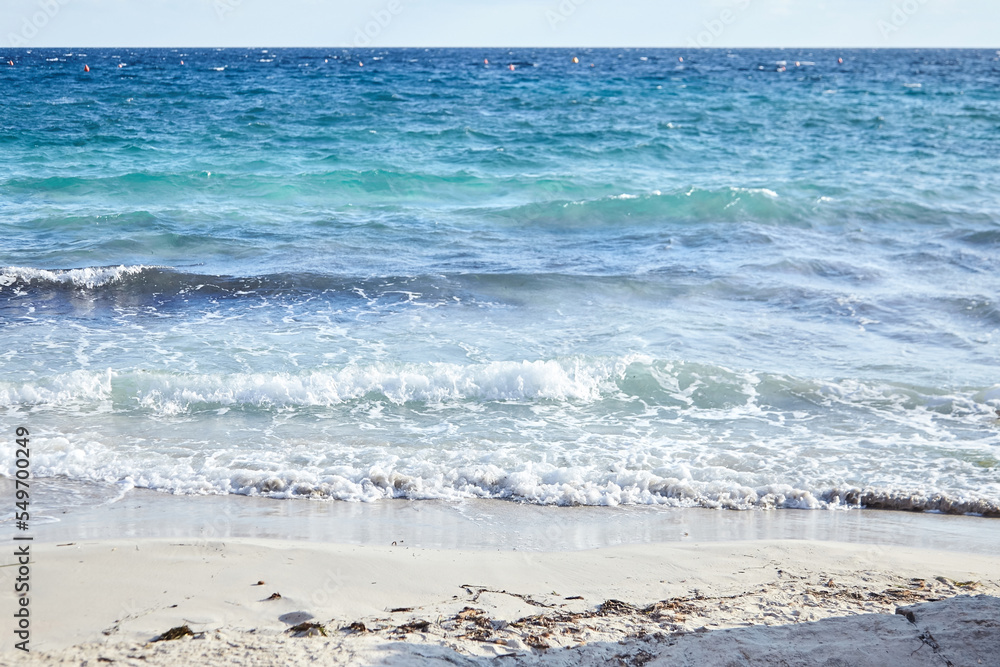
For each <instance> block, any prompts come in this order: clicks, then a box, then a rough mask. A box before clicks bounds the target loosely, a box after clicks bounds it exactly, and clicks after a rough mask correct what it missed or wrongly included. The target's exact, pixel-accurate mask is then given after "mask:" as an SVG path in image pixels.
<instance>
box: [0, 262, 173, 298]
mask: <svg viewBox="0 0 1000 667" xmlns="http://www.w3.org/2000/svg"><path fill="white" fill-rule="evenodd" d="M166 268H167V267H162V266H144V265H141V264H140V265H132V266H126V265H119V266H88V267H83V268H79V269H52V270H49V269H35V268H30V267H20V266H6V267H3V268H2V269H0V292H4V291H6V292H15V291H18V290H20V289H25V288H31V287H70V288H77V289H90V290H93V289H95V288H98V287H103V286H105V285H115V284H121V283H125V282H129V281H130V279H136V278H140V279H141V278H143V277H147V276H151V275H155V274H157V273H159V272H162V271H163V269H166Z"/></svg>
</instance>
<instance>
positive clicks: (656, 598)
mask: <svg viewBox="0 0 1000 667" xmlns="http://www.w3.org/2000/svg"><path fill="white" fill-rule="evenodd" d="M65 512H66V513H65V514H61V515H60V516H61V519H62V520H60V521H58V522H52V523H47V524H39V525H37V526H33V531H32V532H33V534H34V537H35V541H34V542H33V543H32V572H31V577H32V590H31V613H32V635H31V648H32V652H31V653H30V654H27V655H25V654H23V653H22V652H21V651H15V650H14V649H13V641H12V640H11V641H7V642H5V643H4V645H3V646H2V648H0V662H8V661H13V662H16V663H18V664H83V663H84V662H86V661H89V664H93V663H94V661H108V660H110V661H113V662H114V663H118V664H136V665H140V664H142V665H181V664H215V663H219V662H228V663H230V664H260V665H270V664H288V663H294V662H299V661H307V660H317V661H319V662H320V663H321V664H337V665H339V664H345V665H346V664H350V665H376V664H388V665H392V664H414V665H424V664H426V665H445V664H468V665H480V664H497V663H495V662H494V661H495V660H502V661H503V664H517V665H522V664H523V665H536V664H538V665H566V666H569V665H573V666H574V667H577V666H579V665H595V666H596V665H605V664H625V665H633V664H634V665H640V664H651V665H657V664H663V665H666V664H690V665H699V664H725V660H723V658H725V659H726V660H728V659H729V657H731V656H732V655H742V656H744V657H745V658H746V661H747V662H745V663H737V664H754V665H756V664H761V665H763V664H780V663H781V661H782V660H784V661H785V662H788V663H789V664H823V663H824V661H827V660H846V661H847V662H846V663H836V662H834V663H830V664H861V665H864V664H871V665H877V664H921V665H922V664H929V665H930V664H933V665H944V664H947V663H946V662H944V660H945V659H947V660H948V661H950V662H951V663H952V664H954V665H961V664H980V663H976V662H975V661H972V662H968V661H965V660H966V658H967V657H968V656H970V655H972V656H973V657H975V656H979V655H985V656H990V655H996V654H997V652H1000V646H994V644H996V643H997V642H998V641H1000V639H998V638H1000V555H998V554H1000V523H997V522H994V521H991V520H989V519H984V518H978V517H956V516H952V515H928V514H912V513H904V512H884V511H878V510H868V511H863V512H858V511H855V512H831V511H794V510H778V511H771V512H760V511H757V512H753V511H749V512H733V511H720V510H705V509H676V508H649V507H642V508H637V507H625V508H620V507H619V508H614V507H610V508H608V507H547V506H537V505H521V504H516V503H511V502H504V501H464V502H461V503H445V502H439V501H387V502H385V503H311V502H294V501H292V502H289V501H277V500H271V499H264V498H247V497H239V498H234V497H230V496H172V495H167V494H161V493H156V492H151V491H140V490H134V491H131V492H129V493H127V494H125V496H124V497H123V498H121V499H120V500H118V501H117V502H114V503H111V504H105V505H102V506H97V507H88V508H82V509H77V510H69V509H67V510H66V511H65ZM3 531H4V532H3V533H2V534H0V538H5V539H10V536H9V535H8V533H12V531H11V530H10V529H9V527H4V529H3ZM394 542H395V544H393V543H394ZM932 547H933V548H932ZM12 563H13V557H12V556H9V555H8V556H6V557H5V558H4V559H3V560H2V562H0V565H11V564H12ZM13 571H14V570H13V569H12V568H10V567H0V586H5V587H11V586H12V583H13V582H12V581H11V577H12V573H13ZM258 582H265V583H263V584H260V585H257V584H258ZM274 594H278V596H274ZM272 598H273V599H272ZM914 605H917V606H916V607H914ZM911 609H915V610H917V611H909V612H908V611H907V610H911ZM897 610H901V612H900V613H901V614H903V615H900V614H899V613H897ZM918 612H919V613H918ZM907 613H909V614H910V616H913V617H914V619H918V620H914V621H910V620H908V619H909V617H908V616H906V614H907ZM925 618H930V619H939V620H940V619H942V618H943V619H945V620H946V621H947V622H946V623H945V626H947V627H945V626H941V627H937V626H935V627H936V628H937V629H936V630H934V632H933V636H934V638H935V640H934V641H935V642H936V644H937V645H938V647H939V648H938V649H933V647H929V646H930V645H929V644H927V643H926V642H925V641H924V640H922V639H920V638H921V637H923V636H924V635H925V634H926V633H928V632H931V630H929V629H928V628H929V627H930V626H927V627H924V626H922V625H921V622H923V621H920V620H919V619H925ZM948 619H950V620H948ZM955 619H958V620H955ZM961 619H966V620H961ZM927 622H928V623H929V622H930V621H927ZM935 622H938V621H935ZM942 622H944V621H942ZM300 623H306V625H305V626H300V627H301V628H302V629H303V630H304V631H305V635H314V636H300V635H302V633H294V632H290V630H291V629H292V628H294V627H296V626H298V625H299V624H300ZM309 624H317V625H316V626H311V625H309ZM956 624H957V625H956ZM963 624H964V625H963ZM184 626H187V628H188V629H189V630H190V631H191V632H192V633H193V636H185V637H182V638H181V639H179V640H176V641H161V642H153V641H152V640H153V639H155V638H156V637H157V636H159V635H162V634H163V633H165V632H167V631H168V630H171V629H172V628H178V627H184ZM984 628H985V629H986V630H989V632H990V633H992V634H987V635H985V636H983V635H982V634H981V631H983V629H984ZM970 632H972V633H973V634H971V635H970V634H969V633H970ZM975 632H980V634H979V635H976V634H975ZM323 633H325V634H323ZM991 637H992V639H991ZM991 641H992V642H993V643H992V644H991V643H990V642H991ZM928 647H929V648H928ZM922 648H923V649H924V653H926V656H924V657H926V658H927V660H926V661H924V662H921V661H919V660H918V661H917V662H912V660H913V659H911V658H910V657H909V656H911V655H912V654H914V652H915V651H920V650H921V649H922ZM861 649H864V650H863V651H862V652H861V653H858V652H859V651H861ZM963 651H964V653H963ZM734 652H735V653H734ZM852 652H853V653H852ZM855 653H857V655H855ZM862 653H863V654H862ZM921 655H923V654H921ZM866 656H867V657H866ZM872 656H877V657H878V659H876V658H874V657H872ZM963 656H965V657H963ZM921 659H923V658H921ZM978 659H979V658H976V660H978ZM866 660H868V662H866ZM872 660H875V661H874V662H872ZM907 660H910V662H909V663H907V662H906V661H907ZM720 661H721V662H720ZM796 661H798V662H796ZM963 661H964V662H963ZM981 664H988V663H981Z"/></svg>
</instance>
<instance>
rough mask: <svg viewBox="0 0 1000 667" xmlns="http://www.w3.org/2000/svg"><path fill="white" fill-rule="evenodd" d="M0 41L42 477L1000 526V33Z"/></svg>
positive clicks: (2, 406) (16, 393)
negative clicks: (861, 37) (327, 43)
mask: <svg viewBox="0 0 1000 667" xmlns="http://www.w3.org/2000/svg"><path fill="white" fill-rule="evenodd" d="M0 56H3V60H4V61H6V60H7V59H8V58H9V59H11V60H12V61H13V63H14V65H13V66H5V67H2V68H0V86H2V102H0V105H2V109H0V111H2V113H0V165H2V167H0V224H2V235H0V236H2V238H0V267H2V269H0V332H2V336H3V339H4V341H5V343H6V347H5V348H4V349H5V350H6V351H5V352H4V353H3V354H0V432H3V433H12V431H13V428H14V427H15V426H18V425H23V426H26V427H28V428H30V429H31V431H32V435H33V438H34V439H33V442H34V449H33V452H32V464H33V471H34V474H35V475H36V476H38V477H49V478H54V481H59V480H62V481H63V482H65V483H66V484H73V483H84V482H85V483H89V484H95V485H97V486H98V487H101V488H106V489H109V491H108V494H110V495H114V494H115V493H119V492H122V491H124V492H128V489H130V488H133V487H147V488H153V489H161V490H166V491H170V492H181V493H235V494H249V495H258V494H260V495H271V496H274V497H280V498H289V497H310V498H319V499H344V500H376V499H380V498H390V497H408V498H414V499H422V498H463V497H491V498H506V499H515V500H519V501H526V502H532V503H545V504H548V503H560V504H572V503H585V504H619V503H644V504H673V505H701V506H707V507H725V508H741V509H742V508H770V507H779V508H782V507H787V508H840V507H857V506H867V507H884V508H916V509H925V510H938V511H944V512H963V513H979V514H987V515H996V514H998V513H1000V426H998V422H997V414H996V413H995V411H996V410H997V409H1000V384H998V382H1000V374H998V370H1000V307H998V302H997V299H998V294H1000V252H998V251H1000V198H998V196H997V193H998V192H1000V158H998V156H1000V52H993V51H959V50H948V51H926V50H925V51H792V50H782V51H766V50H747V51H723V50H704V51H674V50H579V51H570V50H518V51H506V50H489V49H487V50H475V49H466V50H454V49H439V50H425V49H409V50H407V49H400V50H388V51H373V50H361V51H346V50H339V49H334V50H316V49H310V50H294V49H280V50H275V49H270V50H264V49H253V50H242V49H229V50H214V49H213V50H187V51H183V50H120V49H119V50H93V49H91V50H87V51H85V52H82V53H81V52H78V51H71V50H53V49H34V50H31V51H24V50H21V51H10V52H8V53H7V54H0ZM574 56H575V57H578V59H579V61H580V62H579V63H576V64H575V63H573V61H572V59H573V57H574ZM680 58H683V61H682V60H680ZM838 58H843V61H844V62H843V63H838ZM485 60H488V61H489V64H486V63H485V62H484V61H485ZM182 61H183V64H182ZM511 64H513V65H514V69H513V70H511V69H509V67H508V66H509V65H511ZM84 65H88V66H89V67H90V72H89V73H88V72H85V71H84ZM0 451H2V453H0V470H2V471H4V472H5V474H7V475H8V476H9V475H11V474H12V472H13V470H14V459H13V456H14V454H13V449H12V448H2V450H0Z"/></svg>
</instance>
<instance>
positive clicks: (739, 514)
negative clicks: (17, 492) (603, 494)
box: [0, 489, 1000, 554]
mask: <svg viewBox="0 0 1000 667" xmlns="http://www.w3.org/2000/svg"><path fill="white" fill-rule="evenodd" d="M32 529H33V535H34V539H35V541H42V542H44V541H48V542H70V541H79V540H109V539H119V538H129V539H132V538H136V539H139V538H152V539H157V538H171V539H173V538H177V539H181V538H183V539H190V538H198V539H202V540H208V539H217V540H225V539H233V538H248V539H278V540H303V541H311V542H318V543H335V544H355V545H381V546H388V545H389V544H391V543H392V542H397V543H405V544H407V545H408V546H413V547H421V548H429V549H465V550H495V549H500V550H527V551H578V550H585V549H598V548H602V547H610V546H619V545H628V544H648V543H660V542H664V543H667V542H680V543H697V542H718V541H733V540H780V539H809V540H818V541H827V540H829V541H836V542H849V543H857V544H874V545H883V546H901V547H912V548H922V549H945V550H957V551H963V552H968V553H980V554H996V553H1000V521H996V520H994V519H993V518H990V517H978V516H965V515H954V514H937V513H929V512H904V511H896V510H878V509H863V510H860V509H843V510H793V509H779V510H741V511H737V510H719V509H705V508H698V507H692V508H677V507H667V506H650V505H626V506H615V507H606V506H587V505H577V506H557V505H534V504H527V503H518V502H514V501H509V500H495V499H464V500H460V501H442V500H402V499H400V500H382V501H377V502H371V503H358V502H346V501H313V500H308V499H291V500H277V499H271V498H262V497H252V496H237V495H226V496H222V495H197V496H196V495H174V494H168V493H162V492H158V491H151V490H146V489H131V490H129V491H128V492H126V493H124V494H123V495H122V496H121V497H119V498H118V499H117V500H115V501H114V502H103V503H98V504H90V505H84V506H73V505H72V504H70V503H63V504H62V505H61V506H60V507H57V508H50V509H48V510H36V512H35V513H34V514H33V524H32ZM14 533H15V531H14V527H13V525H11V524H9V523H8V524H4V525H0V539H9V536H11V535H13V534H14Z"/></svg>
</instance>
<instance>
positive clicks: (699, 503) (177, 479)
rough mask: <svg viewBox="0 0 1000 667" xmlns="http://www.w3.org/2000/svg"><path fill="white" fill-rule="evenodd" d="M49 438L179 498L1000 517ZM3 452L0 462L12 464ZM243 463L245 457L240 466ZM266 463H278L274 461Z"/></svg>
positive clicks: (893, 503)
mask: <svg viewBox="0 0 1000 667" xmlns="http://www.w3.org/2000/svg"><path fill="white" fill-rule="evenodd" d="M47 440H48V441H49V443H50V446H48V447H47V448H46V449H45V450H44V451H42V452H40V453H39V455H38V456H36V457H35V460H33V466H34V470H35V475H36V476H37V477H40V478H46V477H59V476H62V477H69V478H71V479H76V480H84V481H89V482H97V483H103V484H115V485H117V487H118V488H120V489H123V490H127V489H131V488H145V489H152V490H159V491H164V492H169V493H177V494H194V495H209V494H211V495H227V494H232V495H244V496H262V497H268V498H275V499H314V500H340V501H351V502H375V501H379V500H386V499H409V500H462V499H467V498H480V499H496V500H508V501H514V502H522V503H530V504H537V505H561V506H572V505H592V506H617V505H660V506H669V507H704V508H708V509H726V510H740V511H744V510H778V509H798V510H844V509H880V510H900V511H921V512H938V513H942V514H971V515H980V516H983V517H1000V500H998V499H997V497H996V496H994V497H990V496H988V495H987V493H986V492H970V491H952V492H942V491H939V490H935V489H933V488H930V487H925V488H920V487H918V486H912V487H910V488H907V487H905V486H899V487H893V486H884V487H861V486H841V487H827V488H823V487H816V488H811V487H810V486H809V485H808V484H805V483H802V482H798V483H794V484H789V483H783V482H781V481H774V482H771V483H765V484H760V485H750V484H745V483H740V482H739V481H736V480H734V479H732V478H727V477H726V476H725V475H721V474H720V475H719V476H718V477H717V478H715V479H708V480H705V479H693V478H691V477H690V476H672V475H668V474H662V473H661V474H657V473H656V472H653V471H649V470H624V469H619V470H607V469H602V468H603V467H602V466H595V467H590V468H580V467H575V468H558V467H555V466H552V465H544V464H537V463H524V464H521V465H516V464H515V465H512V466H506V467H505V466H502V465H497V464H494V463H491V462H489V461H485V460H483V461H481V462H477V463H462V464H459V465H455V466H448V465H447V464H446V465H432V464H430V463H425V464H423V465H420V466H418V467H417V468H416V469H414V468H413V467H412V466H410V467H408V466H405V465H402V464H383V463H377V464H374V465H367V466H366V465H353V466H352V465H346V464H342V465H335V466H332V467H328V468H325V469H324V468H321V467H316V466H308V467H306V468H303V467H301V464H300V465H292V464H291V463H290V462H286V463H285V464H279V466H278V467H277V469H275V470H261V469H260V466H254V467H253V468H251V467H249V465H248V463H247V461H251V460H255V459H257V458H258V457H259V456H260V455H259V454H258V455H254V454H251V453H244V455H243V456H241V457H239V459H238V461H234V462H233V464H232V465H229V466H220V465H218V463H219V460H218V459H217V457H216V456H212V457H210V458H209V460H208V461H207V462H206V463H205V464H204V465H200V466H199V465H192V462H191V460H190V459H183V458H182V459H176V458H174V457H173V456H169V457H165V458H164V457H161V458H162V460H150V459H149V458H148V457H147V458H145V459H136V458H134V457H128V456H124V455H121V454H113V453H111V452H110V451H109V450H108V449H107V448H106V447H105V446H103V445H101V444H99V443H96V442H86V443H78V444H75V445H71V444H70V443H69V442H68V441H66V439H65V438H50V439H47ZM6 458H9V456H8V455H7V454H2V455H0V464H7V463H9V464H10V465H5V469H8V470H12V469H13V461H9V462H8V461H6V460H5V459H6ZM239 461H242V463H240V462H239ZM265 466H266V467H274V466H268V465H267V464H265Z"/></svg>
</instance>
